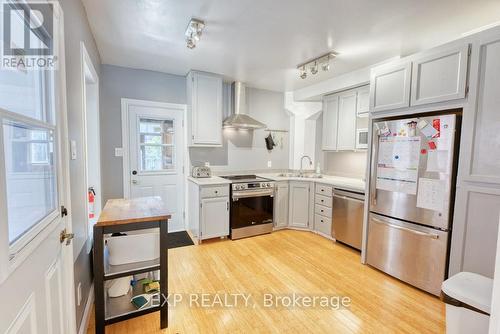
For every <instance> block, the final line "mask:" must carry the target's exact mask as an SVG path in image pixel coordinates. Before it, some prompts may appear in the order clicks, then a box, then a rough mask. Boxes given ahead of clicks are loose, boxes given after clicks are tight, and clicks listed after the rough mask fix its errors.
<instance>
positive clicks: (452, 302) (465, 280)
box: [442, 272, 493, 334]
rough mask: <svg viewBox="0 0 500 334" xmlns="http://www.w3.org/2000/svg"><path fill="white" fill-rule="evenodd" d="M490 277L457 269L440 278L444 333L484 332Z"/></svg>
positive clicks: (486, 319)
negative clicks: (444, 320) (444, 313)
mask: <svg viewBox="0 0 500 334" xmlns="http://www.w3.org/2000/svg"><path fill="white" fill-rule="evenodd" d="M492 287H493V280H492V279H491V278H487V277H484V276H481V275H478V274H474V273H468V272H461V273H458V274H456V275H455V276H453V277H450V278H448V279H447V280H446V281H444V282H443V286H442V299H443V300H444V302H445V303H446V333H447V334H470V333H475V334H487V333H488V327H489V320H490V316H489V314H490V308H491V293H492Z"/></svg>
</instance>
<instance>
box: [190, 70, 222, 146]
mask: <svg viewBox="0 0 500 334" xmlns="http://www.w3.org/2000/svg"><path fill="white" fill-rule="evenodd" d="M187 104H188V108H187V110H188V139H189V146H222V77H221V76H219V75H216V74H211V73H205V72H195V71H191V72H189V74H188V76H187Z"/></svg>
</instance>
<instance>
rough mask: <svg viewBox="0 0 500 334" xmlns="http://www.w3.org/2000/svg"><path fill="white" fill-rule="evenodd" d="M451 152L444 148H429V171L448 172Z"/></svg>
mask: <svg viewBox="0 0 500 334" xmlns="http://www.w3.org/2000/svg"><path fill="white" fill-rule="evenodd" d="M448 155H449V152H448V151H443V150H429V151H428V152H427V171H428V172H438V173H446V172H447V171H448V170H449V166H448V163H449V158H448Z"/></svg>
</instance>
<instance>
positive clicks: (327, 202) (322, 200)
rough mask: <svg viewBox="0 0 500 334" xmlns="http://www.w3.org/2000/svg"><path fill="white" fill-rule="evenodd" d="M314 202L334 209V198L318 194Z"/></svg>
mask: <svg viewBox="0 0 500 334" xmlns="http://www.w3.org/2000/svg"><path fill="white" fill-rule="evenodd" d="M314 202H315V203H316V204H319V205H324V206H326V207H328V208H331V207H332V198H331V197H328V196H323V195H319V194H316V196H314Z"/></svg>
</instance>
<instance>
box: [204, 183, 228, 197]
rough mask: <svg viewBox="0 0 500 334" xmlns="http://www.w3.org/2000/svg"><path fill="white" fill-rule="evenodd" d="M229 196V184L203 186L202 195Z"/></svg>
mask: <svg viewBox="0 0 500 334" xmlns="http://www.w3.org/2000/svg"><path fill="white" fill-rule="evenodd" d="M225 196H229V186H227V185H224V186H208V187H201V191H200V197H201V198H210V197H225Z"/></svg>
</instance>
